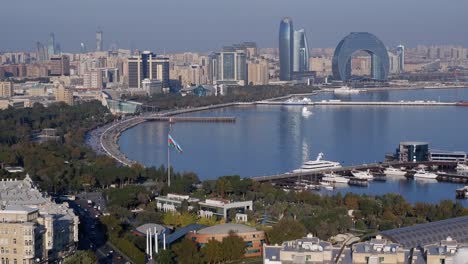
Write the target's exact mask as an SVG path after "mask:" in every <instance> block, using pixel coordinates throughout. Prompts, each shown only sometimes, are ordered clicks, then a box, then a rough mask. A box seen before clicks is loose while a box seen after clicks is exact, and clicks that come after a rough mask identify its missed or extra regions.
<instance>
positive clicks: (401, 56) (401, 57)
mask: <svg viewBox="0 0 468 264" xmlns="http://www.w3.org/2000/svg"><path fill="white" fill-rule="evenodd" d="M396 52H397V55H398V62H399V71H400V72H404V71H405V46H403V45H398V46H397V48H396Z"/></svg>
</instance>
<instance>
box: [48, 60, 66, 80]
mask: <svg viewBox="0 0 468 264" xmlns="http://www.w3.org/2000/svg"><path fill="white" fill-rule="evenodd" d="M62 75H66V76H68V75H70V57H68V56H66V55H62V56H55V57H52V58H50V62H49V76H62Z"/></svg>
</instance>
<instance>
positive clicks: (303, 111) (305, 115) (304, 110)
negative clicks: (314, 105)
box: [302, 106, 312, 118]
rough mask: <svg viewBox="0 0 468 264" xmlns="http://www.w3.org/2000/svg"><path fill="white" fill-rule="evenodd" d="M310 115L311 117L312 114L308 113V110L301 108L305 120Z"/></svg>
mask: <svg viewBox="0 0 468 264" xmlns="http://www.w3.org/2000/svg"><path fill="white" fill-rule="evenodd" d="M310 115H312V112H311V111H309V109H307V107H305V106H304V107H303V108H302V116H303V117H305V118H307V117H309V116H310Z"/></svg>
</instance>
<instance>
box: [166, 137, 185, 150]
mask: <svg viewBox="0 0 468 264" xmlns="http://www.w3.org/2000/svg"><path fill="white" fill-rule="evenodd" d="M168 136H169V137H168V139H167V144H168V146H169V147H173V148H175V150H177V152H179V153H182V152H183V150H182V148H181V147H180V145H179V144H178V143H177V142H176V141H175V140H174V139H173V138H172V137H171V135H168Z"/></svg>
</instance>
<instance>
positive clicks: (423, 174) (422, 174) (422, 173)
mask: <svg viewBox="0 0 468 264" xmlns="http://www.w3.org/2000/svg"><path fill="white" fill-rule="evenodd" d="M414 178H419V179H437V174H435V173H432V172H428V171H426V170H425V169H419V170H417V171H416V173H415V174H414Z"/></svg>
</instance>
